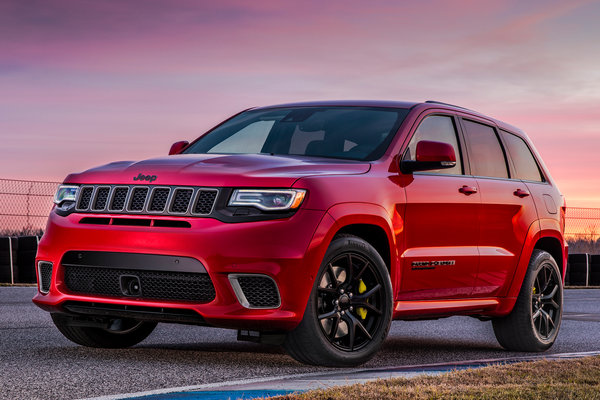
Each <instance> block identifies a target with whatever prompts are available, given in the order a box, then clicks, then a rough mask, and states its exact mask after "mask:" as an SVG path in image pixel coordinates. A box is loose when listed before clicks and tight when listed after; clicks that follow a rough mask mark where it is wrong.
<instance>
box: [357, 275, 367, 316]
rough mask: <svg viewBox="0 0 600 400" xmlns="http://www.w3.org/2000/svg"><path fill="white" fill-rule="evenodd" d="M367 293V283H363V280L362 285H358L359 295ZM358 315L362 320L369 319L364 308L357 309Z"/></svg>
mask: <svg viewBox="0 0 600 400" xmlns="http://www.w3.org/2000/svg"><path fill="white" fill-rule="evenodd" d="M366 291H367V285H365V283H364V282H363V280H362V279H361V280H360V283H359V284H358V293H359V294H363V293H364V292H366ZM356 313H357V314H358V316H359V317H360V318H361V319H365V318H367V310H366V309H365V308H363V307H358V308H357V309H356Z"/></svg>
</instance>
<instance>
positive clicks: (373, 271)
mask: <svg viewBox="0 0 600 400" xmlns="http://www.w3.org/2000/svg"><path fill="white" fill-rule="evenodd" d="M392 311H393V295H392V284H391V281H390V275H389V272H388V269H387V266H386V265H385V262H384V261H383V259H382V258H381V255H380V254H379V253H378V252H377V250H375V248H373V246H371V245H370V244H369V243H368V242H366V241H365V240H363V239H361V238H359V237H356V236H352V235H346V234H344V235H339V236H337V237H336V238H334V240H333V241H332V242H331V244H330V245H329V248H328V249H327V252H326V253H325V257H324V258H323V262H322V263H321V266H320V268H319V271H318V273H317V275H316V279H315V282H314V285H313V289H312V291H311V294H310V297H309V300H308V304H307V306H306V310H305V312H304V316H303V318H302V321H301V322H300V324H299V325H298V326H297V327H296V328H295V329H294V330H292V331H291V332H289V333H288V334H287V336H286V338H285V342H284V347H285V349H286V350H287V352H288V353H289V354H290V355H291V356H292V357H294V358H295V359H296V360H298V361H300V362H303V363H306V364H312V365H322V366H329V367H352V366H357V365H360V364H362V363H364V362H366V361H368V360H369V359H371V358H372V357H373V356H374V355H375V353H376V352H377V350H379V347H380V346H381V344H382V343H383V341H384V340H385V338H386V337H387V334H388V332H389V329H390V324H391V321H392Z"/></svg>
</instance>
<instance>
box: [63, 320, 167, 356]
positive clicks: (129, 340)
mask: <svg viewBox="0 0 600 400" xmlns="http://www.w3.org/2000/svg"><path fill="white" fill-rule="evenodd" d="M52 321H53V322H54V325H56V327H57V328H58V330H59V331H60V333H62V334H63V335H64V336H65V337H66V338H67V339H69V340H70V341H72V342H74V343H77V344H80V345H82V346H86V347H99V348H107V349H120V348H125V347H131V346H133V345H135V344H138V343H140V342H141V341H142V340H144V339H146V338H147V337H148V335H150V334H151V333H152V331H153V330H154V328H156V325H157V323H156V322H141V321H136V320H131V319H115V320H112V324H111V327H110V328H109V329H103V328H96V327H86V326H75V325H73V324H72V322H71V319H70V318H68V317H65V316H63V315H60V314H52Z"/></svg>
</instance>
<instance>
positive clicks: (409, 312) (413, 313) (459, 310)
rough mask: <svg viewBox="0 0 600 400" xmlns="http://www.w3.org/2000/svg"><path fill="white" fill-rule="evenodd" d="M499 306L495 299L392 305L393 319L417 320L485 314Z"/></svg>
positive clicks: (400, 302) (414, 302) (422, 301)
mask: <svg viewBox="0 0 600 400" xmlns="http://www.w3.org/2000/svg"><path fill="white" fill-rule="evenodd" d="M499 305H500V300H498V299H497V298H485V299H459V300H420V301H397V302H395V303H394V315H393V318H394V319H411V318H414V319H419V318H422V317H445V316H452V315H474V314H475V315H476V314H485V313H486V312H491V311H494V310H496V308H498V306H499Z"/></svg>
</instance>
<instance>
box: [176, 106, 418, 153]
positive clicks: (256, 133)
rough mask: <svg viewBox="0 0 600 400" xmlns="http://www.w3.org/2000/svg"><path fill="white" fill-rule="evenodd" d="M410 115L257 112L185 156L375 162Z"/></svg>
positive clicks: (361, 110)
mask: <svg viewBox="0 0 600 400" xmlns="http://www.w3.org/2000/svg"><path fill="white" fill-rule="evenodd" d="M407 114H408V110H405V109H395V108H377V107H296V108H272V109H263V110H251V111H246V112H244V113H241V114H240V115H238V116H236V117H234V118H232V119H230V120H229V121H226V122H225V123H223V124H222V125H220V126H218V127H217V128H215V129H213V130H212V131H211V132H209V133H207V134H206V135H204V136H202V137H201V138H200V139H198V140H197V141H196V142H195V143H193V144H192V145H191V146H190V147H189V148H188V149H187V150H185V151H184V153H187V154H190V153H192V154H204V153H221V154H240V153H245V154H248V153H249V154H258V153H266V154H290V155H303V156H317V157H332V158H345V159H351V160H375V159H378V158H380V157H381V156H382V155H383V153H384V152H385V150H386V149H387V147H388V145H389V144H390V142H391V140H392V139H393V137H394V134H395V133H396V131H397V130H398V128H399V126H400V124H401V123H402V121H403V120H404V118H405V117H406V115H407Z"/></svg>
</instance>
